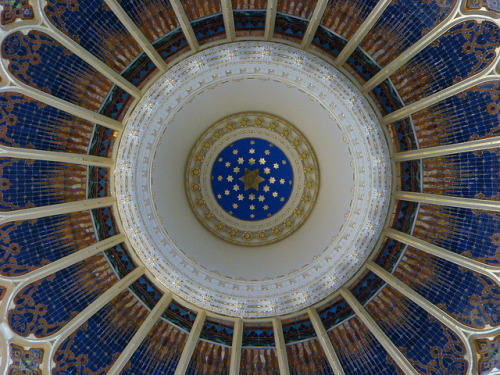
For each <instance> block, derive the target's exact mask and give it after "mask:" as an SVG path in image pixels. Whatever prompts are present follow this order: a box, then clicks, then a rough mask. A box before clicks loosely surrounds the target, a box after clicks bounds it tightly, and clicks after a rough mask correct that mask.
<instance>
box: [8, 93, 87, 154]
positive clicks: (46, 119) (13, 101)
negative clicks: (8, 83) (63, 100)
mask: <svg viewBox="0 0 500 375" xmlns="http://www.w3.org/2000/svg"><path fill="white" fill-rule="evenodd" d="M92 129H93V124H92V123H90V122H88V121H85V120H82V119H80V118H78V117H75V116H73V115H71V114H69V113H67V112H63V111H61V110H59V109H57V108H54V107H51V106H49V105H46V104H44V103H40V102H38V101H36V100H34V99H31V98H29V97H27V96H25V95H23V94H17V93H14V92H2V93H0V143H1V144H2V145H5V146H10V147H22V148H35V149H38V150H46V151H62V152H71V153H78V154H85V153H87V147H88V144H89V142H90V137H91V135H92Z"/></svg>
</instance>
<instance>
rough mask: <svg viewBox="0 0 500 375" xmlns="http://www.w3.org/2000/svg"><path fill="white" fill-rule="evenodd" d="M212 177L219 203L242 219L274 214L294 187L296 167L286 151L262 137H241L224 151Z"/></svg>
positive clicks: (217, 161) (265, 216)
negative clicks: (294, 170) (293, 168)
mask: <svg viewBox="0 0 500 375" xmlns="http://www.w3.org/2000/svg"><path fill="white" fill-rule="evenodd" d="M211 179H212V191H213V194H214V196H215V199H216V200H217V203H219V204H220V206H221V207H222V208H223V209H224V210H225V211H226V212H228V213H229V214H230V215H232V216H234V217H236V218H238V219H240V220H251V221H256V220H262V219H265V218H268V217H271V216H273V215H274V214H276V213H277V212H279V211H280V210H281V209H282V208H283V206H284V205H285V204H286V202H287V201H288V198H290V195H291V193H292V188H293V170H292V167H291V165H290V161H289V160H288V158H287V156H286V155H285V153H284V152H283V151H282V150H280V148H279V147H276V146H275V145H274V144H273V143H271V142H268V141H266V140H264V139H259V138H244V139H240V140H239V141H236V142H235V143H233V144H231V145H229V146H227V147H226V148H225V149H224V150H222V152H221V153H220V154H219V156H218V158H217V160H216V161H215V163H214V165H213V167H212V176H211Z"/></svg>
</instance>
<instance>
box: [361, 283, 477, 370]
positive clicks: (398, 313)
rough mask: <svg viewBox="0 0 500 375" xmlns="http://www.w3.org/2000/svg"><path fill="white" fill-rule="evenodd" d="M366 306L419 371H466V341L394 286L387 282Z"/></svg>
mask: <svg viewBox="0 0 500 375" xmlns="http://www.w3.org/2000/svg"><path fill="white" fill-rule="evenodd" d="M366 310H367V311H368V312H369V313H370V315H371V316H372V317H373V318H374V319H375V321H376V322H377V324H378V325H379V326H380V328H382V330H383V331H384V333H385V334H386V335H387V337H389V339H390V340H391V341H392V342H393V343H394V345H396V347H397V348H398V349H399V351H400V352H401V353H403V354H404V356H405V357H406V358H407V359H408V361H409V362H410V363H411V364H412V365H413V367H414V368H415V369H416V370H417V371H418V372H419V373H420V374H423V375H427V374H442V375H448V374H455V375H465V374H466V373H467V369H468V364H467V362H466V361H465V359H464V357H465V355H466V349H465V345H464V343H463V342H462V341H461V340H460V339H459V338H458V336H457V335H456V334H455V333H454V332H453V331H452V330H451V329H450V328H448V327H446V326H444V325H443V324H442V323H441V322H439V321H437V320H436V319H435V318H434V317H433V316H431V315H429V314H428V313H427V312H426V311H425V310H423V309H422V308H421V307H420V306H418V305H417V304H415V303H414V302H412V301H410V300H409V299H408V298H406V297H405V296H403V295H402V294H400V293H399V292H398V291H396V290H395V289H393V288H391V287H390V286H386V287H385V288H384V289H383V290H382V291H381V292H380V293H379V294H378V295H377V296H376V297H375V298H374V299H373V300H372V301H371V302H370V303H368V304H367V305H366Z"/></svg>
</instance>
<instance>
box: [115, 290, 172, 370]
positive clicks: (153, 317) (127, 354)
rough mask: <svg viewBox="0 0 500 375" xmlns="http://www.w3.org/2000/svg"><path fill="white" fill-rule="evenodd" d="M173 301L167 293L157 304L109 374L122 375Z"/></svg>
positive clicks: (170, 294)
mask: <svg viewBox="0 0 500 375" xmlns="http://www.w3.org/2000/svg"><path fill="white" fill-rule="evenodd" d="M171 301H172V293H170V292H167V293H165V294H164V295H163V296H162V297H161V299H160V300H159V301H158V302H157V303H156V305H155V307H154V308H153V310H151V311H150V313H149V315H148V317H147V318H146V320H145V321H144V322H143V323H142V325H141V326H140V328H139V329H138V330H137V332H136V333H135V335H134V337H132V339H131V340H130V342H129V343H128V344H127V346H126V347H125V349H123V351H122V352H121V353H120V356H119V357H118V359H117V360H116V361H115V363H113V366H111V368H110V369H109V372H108V373H109V374H120V373H121V371H122V370H123V368H124V367H125V365H126V364H127V362H128V361H129V359H130V358H131V357H132V355H133V354H134V353H135V351H136V350H137V348H138V347H139V345H140V344H141V343H142V342H143V341H144V339H145V338H146V336H147V335H148V334H149V332H150V331H151V329H152V328H153V326H154V325H155V324H156V322H157V321H158V319H160V317H161V315H162V314H163V312H164V311H165V309H166V308H167V307H168V305H170V302H171Z"/></svg>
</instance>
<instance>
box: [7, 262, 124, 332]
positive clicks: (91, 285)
mask: <svg viewBox="0 0 500 375" xmlns="http://www.w3.org/2000/svg"><path fill="white" fill-rule="evenodd" d="M116 281H117V278H116V276H115V275H114V273H113V271H112V269H111V267H110V266H109V264H108V262H107V260H106V258H105V257H104V256H103V255H101V254H99V255H95V256H93V257H91V258H88V259H86V260H84V261H81V262H79V263H77V264H75V265H73V266H70V267H68V268H65V269H63V270H61V271H59V272H56V273H55V274H53V275H50V276H48V277H45V278H43V279H41V280H38V281H35V282H33V283H31V284H29V285H27V286H26V287H24V288H23V289H22V290H21V291H19V292H18V293H17V295H16V296H15V298H14V308H12V309H11V310H10V311H9V324H10V327H11V328H12V330H13V331H14V332H16V333H17V334H18V335H20V336H24V337H26V336H28V335H30V334H33V335H35V336H36V337H47V336H50V335H52V334H55V333H57V332H58V331H59V330H60V329H61V328H62V327H64V326H65V325H66V324H67V323H68V322H69V321H70V320H71V319H72V318H73V317H74V316H75V315H77V314H78V313H80V312H81V311H83V309H85V308H86V307H87V306H88V305H90V303H92V302H93V301H94V300H95V299H96V298H97V297H99V296H100V295H101V294H102V293H104V292H105V291H106V290H107V289H109V288H110V287H111V286H112V285H113V284H114V283H115V282H116Z"/></svg>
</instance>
